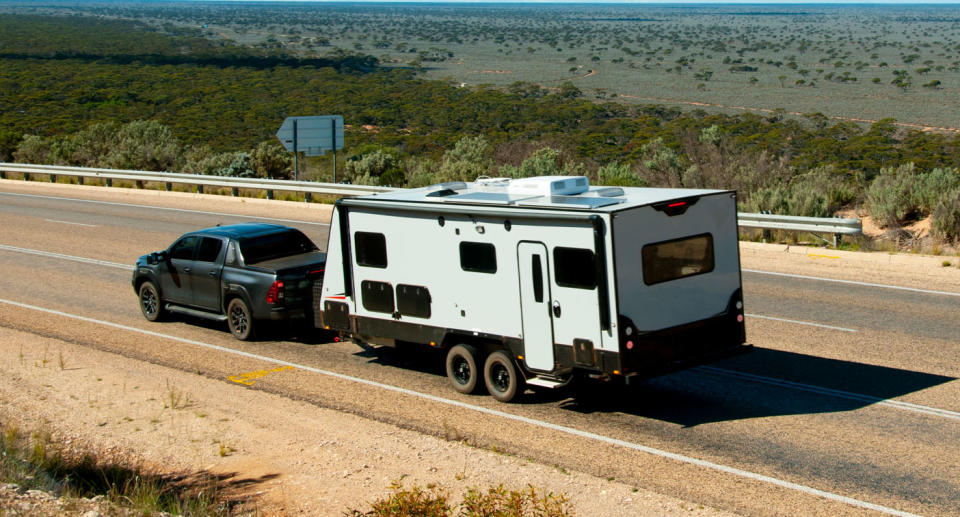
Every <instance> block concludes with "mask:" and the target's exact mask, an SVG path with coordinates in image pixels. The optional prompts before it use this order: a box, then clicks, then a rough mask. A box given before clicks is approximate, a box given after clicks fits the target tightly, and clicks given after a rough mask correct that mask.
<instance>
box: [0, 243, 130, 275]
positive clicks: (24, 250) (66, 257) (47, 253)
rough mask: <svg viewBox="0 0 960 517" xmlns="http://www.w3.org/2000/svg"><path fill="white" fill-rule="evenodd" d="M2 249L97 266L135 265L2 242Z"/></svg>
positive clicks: (0, 248)
mask: <svg viewBox="0 0 960 517" xmlns="http://www.w3.org/2000/svg"><path fill="white" fill-rule="evenodd" d="M0 250H4V251H15V252H17V253H28V254H30V255H39V256H41V257H49V258H55V259H60V260H72V261H74V262H83V263H85V264H94V265H97V266H106V267H115V268H119V269H126V270H128V271H129V270H132V269H133V266H131V265H129V264H120V263H118V262H107V261H106V260H97V259H92V258H86V257H77V256H74V255H64V254H63V253H54V252H52V251H40V250H32V249H29V248H18V247H16V246H7V245H6V244H0Z"/></svg>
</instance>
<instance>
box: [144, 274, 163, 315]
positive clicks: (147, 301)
mask: <svg viewBox="0 0 960 517" xmlns="http://www.w3.org/2000/svg"><path fill="white" fill-rule="evenodd" d="M138 294H139V295H140V312H142V313H143V317H144V318H147V320H148V321H159V320H161V319H163V316H164V313H165V311H164V310H163V300H161V299H160V292H159V291H157V286H155V285H153V282H149V281H147V282H144V283H142V284H140V290H139V291H138Z"/></svg>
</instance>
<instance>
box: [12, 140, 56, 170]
mask: <svg viewBox="0 0 960 517" xmlns="http://www.w3.org/2000/svg"><path fill="white" fill-rule="evenodd" d="M51 147H52V141H51V140H50V139H47V138H43V137H42V136H39V135H23V140H21V141H20V143H19V144H18V145H17V150H16V151H14V152H13V159H14V160H16V161H17V162H18V163H33V164H37V165H49V164H53V152H52V149H51Z"/></svg>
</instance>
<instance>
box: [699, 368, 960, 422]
mask: <svg viewBox="0 0 960 517" xmlns="http://www.w3.org/2000/svg"><path fill="white" fill-rule="evenodd" d="M693 369H694V370H700V371H703V372H709V373H714V374H717V375H721V376H724V377H730V378H734V379H740V380H748V381H753V382H757V383H760V384H769V385H771V386H779V387H781V388H790V389H794V390H799V391H807V392H810V393H816V394H819V395H829V396H832V397H838V398H843V399H849V400H856V401H858V402H866V403H868V404H876V405H878V406H886V407H892V408H896V409H902V410H904V411H913V412H914V413H922V414H925V415H933V416H938V417H941V418H947V419H950V420H957V421H960V413H958V412H956V411H950V410H949V409H940V408H935V407H929V406H921V405H919V404H911V403H909V402H902V401H899V400H892V399H883V398H879V397H874V396H871V395H864V394H861V393H853V392H851V391H843V390H835V389H832V388H824V387H823V386H815V385H813V384H804V383H802V382H793V381H787V380H784V379H776V378H773V377H765V376H763V375H754V374H752V373H744V372H737V371H734V370H728V369H726V368H717V367H715V366H706V365H704V366H697V367H695V368H693Z"/></svg>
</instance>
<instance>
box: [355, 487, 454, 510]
mask: <svg viewBox="0 0 960 517" xmlns="http://www.w3.org/2000/svg"><path fill="white" fill-rule="evenodd" d="M390 488H391V490H393V493H391V494H390V495H388V496H386V497H383V498H381V499H378V500H376V501H374V502H373V504H372V505H371V508H372V509H371V510H370V511H369V512H367V513H361V512H359V511H358V510H353V511H352V512H351V513H350V514H349V515H352V516H355V517H359V516H364V515H368V516H372V517H405V516H411V517H412V516H418V517H419V516H422V517H447V516H449V515H450V514H451V513H450V512H451V511H452V510H453V508H452V507H451V506H450V504H449V503H448V502H447V494H446V492H444V491H443V490H441V489H440V488H439V487H437V486H436V485H427V487H426V488H422V487H420V486H414V487H413V488H411V489H409V490H408V489H406V488H404V487H403V485H402V484H401V483H400V482H394V483H393V484H392V485H390Z"/></svg>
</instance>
